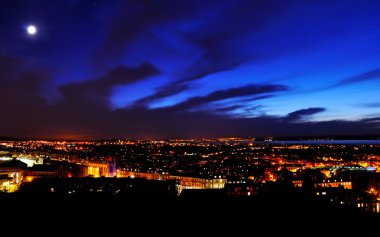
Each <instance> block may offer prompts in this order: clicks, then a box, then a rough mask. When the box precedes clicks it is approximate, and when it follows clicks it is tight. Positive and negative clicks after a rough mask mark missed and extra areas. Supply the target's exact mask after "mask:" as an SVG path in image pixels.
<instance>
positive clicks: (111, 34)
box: [96, 0, 299, 106]
mask: <svg viewBox="0 0 380 237" xmlns="http://www.w3.org/2000/svg"><path fill="white" fill-rule="evenodd" d="M291 5H293V3H283V2H277V3H276V4H272V3H270V2H267V1H242V0H238V1H232V2H231V1H227V2H220V1H200V0H195V1H191V2H178V1H136V0H134V1H126V2H125V3H124V4H122V5H121V6H120V11H119V14H117V15H116V16H115V17H114V18H113V19H112V20H111V21H110V23H109V27H108V28H109V31H108V34H107V36H106V39H105V41H104V42H103V44H102V46H101V47H100V49H99V51H98V53H97V56H96V60H97V61H98V64H104V63H107V62H109V61H118V60H124V59H125V58H128V55H126V54H125V52H126V51H128V52H129V51H130V52H134V51H133V50H136V48H135V46H136V45H138V46H139V47H143V48H147V47H149V46H150V45H157V47H156V48H154V50H148V52H146V51H147V50H140V51H139V52H135V53H134V54H137V55H139V57H143V58H144V57H145V59H147V58H148V59H150V58H156V57H157V55H156V54H155V53H154V52H158V51H159V52H160V53H159V54H162V55H161V56H160V57H162V56H163V55H165V57H164V58H165V60H167V61H178V60H185V61H186V63H184V64H185V65H187V66H185V67H184V68H181V70H180V72H177V73H175V74H171V77H172V78H171V79H172V81H171V82H170V83H169V84H167V85H165V86H161V87H160V88H157V90H156V92H155V93H154V94H152V95H149V96H147V97H145V98H143V99H141V100H139V101H137V103H136V104H138V105H144V106H147V105H149V104H151V103H152V102H154V101H156V100H159V99H162V98H165V97H170V96H173V95H176V94H178V93H181V92H183V91H185V90H187V89H188V88H189V86H190V85H189V84H190V83H191V82H193V81H196V80H200V79H202V78H204V77H207V76H209V75H213V74H216V73H220V72H224V71H229V70H233V69H234V68H237V67H239V66H240V65H242V64H244V63H247V62H250V63H252V62H254V61H258V60H260V58H261V57H264V58H265V57H268V56H269V55H271V53H270V52H269V51H268V50H265V54H263V53H262V52H261V53H260V52H257V53H256V52H252V50H250V49H247V47H250V45H254V43H255V41H254V38H253V39H252V41H249V42H248V41H247V40H246V41H244V40H243V41H242V39H249V38H250V37H251V36H252V35H255V33H256V32H258V31H260V30H262V29H263V27H264V26H267V25H268V24H270V22H271V21H272V18H271V16H274V15H276V14H278V13H280V12H282V11H284V12H285V11H286V9H288V8H289V7H290V6H291ZM132 9H133V10H132ZM205 9H213V10H212V11H207V17H205ZM160 30H164V31H163V32H164V35H165V36H161V35H160V34H158V33H157V31H160ZM168 35H173V36H174V38H175V39H176V41H175V43H174V44H172V41H171V40H167V38H165V37H168ZM141 42H144V43H141ZM297 47H299V45H297ZM157 48H159V49H157ZM281 48H284V47H281ZM165 50H167V51H165ZM141 51H143V53H142V52H141ZM173 51H174V53H173ZM256 51H257V50H256ZM276 52H278V51H276ZM132 54H133V53H130V55H132ZM276 54H277V53H276ZM141 55H143V56H141ZM169 55H171V56H169ZM172 55H175V56H172ZM269 57H270V56H269ZM190 59H191V60H190ZM135 61H136V59H135ZM99 62H101V63H99ZM98 64H97V65H98Z"/></svg>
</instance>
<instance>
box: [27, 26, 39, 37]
mask: <svg viewBox="0 0 380 237" xmlns="http://www.w3.org/2000/svg"><path fill="white" fill-rule="evenodd" d="M26 31H27V32H28V34H29V35H35V34H36V33H37V27H35V26H34V25H29V26H28V27H27V28H26Z"/></svg>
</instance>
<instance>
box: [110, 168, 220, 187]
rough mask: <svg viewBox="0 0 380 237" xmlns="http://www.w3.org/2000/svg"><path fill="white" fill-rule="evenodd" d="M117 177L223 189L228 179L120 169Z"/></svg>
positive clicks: (181, 185)
mask: <svg viewBox="0 0 380 237" xmlns="http://www.w3.org/2000/svg"><path fill="white" fill-rule="evenodd" d="M117 177H131V178H144V179H148V180H176V181H177V182H178V183H179V185H180V189H223V188H224V185H225V184H226V182H227V180H226V179H218V178H215V179H203V178H195V177H186V176H176V175H168V174H159V173H143V172H132V171H123V170H119V171H118V172H117Z"/></svg>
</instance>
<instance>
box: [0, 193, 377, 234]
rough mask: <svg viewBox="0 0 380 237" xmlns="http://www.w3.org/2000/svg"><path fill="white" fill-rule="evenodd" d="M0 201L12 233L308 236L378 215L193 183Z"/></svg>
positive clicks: (358, 227)
mask: <svg viewBox="0 0 380 237" xmlns="http://www.w3.org/2000/svg"><path fill="white" fill-rule="evenodd" d="M0 203H1V204H0V211H1V217H2V226H3V227H4V226H8V228H9V229H12V230H17V231H18V232H19V233H22V232H26V233H34V232H35V231H37V232H36V233H43V232H45V231H47V230H50V229H49V228H52V230H53V232H54V233H66V234H67V233H68V234H70V233H71V234H74V233H77V232H78V233H79V232H81V233H87V234H90V233H97V234H100V233H104V234H107V235H112V234H113V233H139V234H138V235H143V236H145V235H147V234H149V235H151V234H157V235H158V234H159V233H165V234H171V235H172V234H174V235H177V234H178V235H181V233H182V234H183V233H187V234H190V233H192V234H195V233H214V234H226V233H230V234H233V235H234V236H235V235H236V234H238V235H240V234H243V233H248V235H252V236H254V233H259V232H260V233H262V232H263V233H267V234H269V235H272V234H275V233H282V234H292V235H299V236H305V235H306V236H307V235H310V234H311V233H314V234H315V233H321V234H323V233H330V234H331V233H337V234H339V233H340V234H342V233H351V234H352V233H356V232H357V231H358V232H357V233H359V232H360V233H365V232H366V231H368V230H369V229H371V228H377V227H378V226H379V225H380V217H379V216H378V215H375V214H371V213H365V212H363V211H360V210H358V209H355V208H348V207H345V206H343V205H340V206H339V205H331V204H330V203H326V202H322V201H319V200H314V199H313V198H305V197H301V196H294V195H286V194H284V195H280V196H278V195H277V196H260V197H254V198H252V197H244V198H243V197H227V196H223V195H219V194H218V193H212V192H211V193H207V192H206V193H202V192H197V191H195V192H188V193H184V194H183V195H182V196H180V197H178V196H173V195H162V194H161V195H158V194H149V193H146V194H143V193H139V194H136V193H134V194H131V193H130V194H123V195H118V196H115V195H107V194H101V193H99V194H98V193H96V194H75V195H59V194H2V195H1V196H0ZM10 226H12V227H10ZM13 226H18V227H16V229H14V227H13ZM305 231H306V232H305ZM47 233H49V232H47ZM86 236H88V235H86ZM186 236H187V235H186Z"/></svg>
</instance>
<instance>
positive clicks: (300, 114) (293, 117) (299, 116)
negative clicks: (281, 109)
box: [285, 108, 326, 122]
mask: <svg viewBox="0 0 380 237" xmlns="http://www.w3.org/2000/svg"><path fill="white" fill-rule="evenodd" d="M324 111H326V109H325V108H308V109H300V110H297V111H294V112H291V113H289V114H288V116H286V117H285V120H287V121H290V122H298V121H303V120H304V119H305V118H307V117H309V116H311V115H314V114H317V113H321V112H324Z"/></svg>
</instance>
